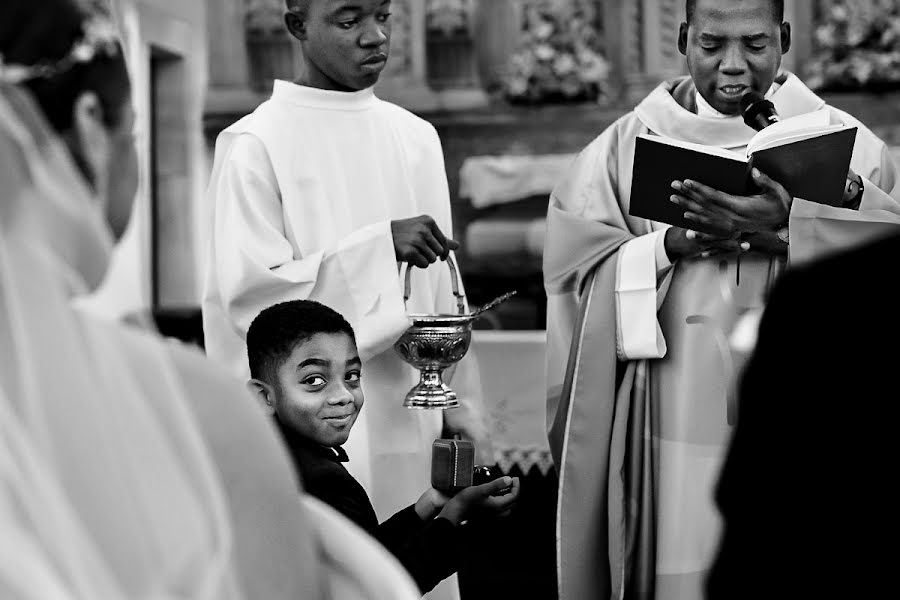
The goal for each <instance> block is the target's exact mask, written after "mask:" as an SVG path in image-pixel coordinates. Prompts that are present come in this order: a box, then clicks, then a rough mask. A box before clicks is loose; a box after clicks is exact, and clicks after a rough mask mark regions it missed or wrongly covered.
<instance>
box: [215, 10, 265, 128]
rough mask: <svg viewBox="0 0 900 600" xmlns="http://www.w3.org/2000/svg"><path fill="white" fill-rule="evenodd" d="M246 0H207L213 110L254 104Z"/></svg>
mask: <svg viewBox="0 0 900 600" xmlns="http://www.w3.org/2000/svg"><path fill="white" fill-rule="evenodd" d="M246 2H247V0H206V7H207V11H206V14H207V31H208V32H209V35H208V51H209V88H210V91H209V94H208V102H207V104H208V105H209V107H210V109H211V110H212V111H213V112H218V111H220V110H227V109H228V108H229V107H231V106H234V107H241V108H244V107H246V106H252V105H253V103H254V96H253V94H252V93H251V92H250V72H249V67H248V64H247V49H246V37H245V26H244V18H245V14H246Z"/></svg>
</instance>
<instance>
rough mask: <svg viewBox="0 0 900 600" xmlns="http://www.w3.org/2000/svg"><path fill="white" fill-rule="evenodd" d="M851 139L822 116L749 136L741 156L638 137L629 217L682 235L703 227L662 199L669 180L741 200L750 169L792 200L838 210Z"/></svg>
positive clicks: (849, 130) (749, 188)
mask: <svg viewBox="0 0 900 600" xmlns="http://www.w3.org/2000/svg"><path fill="white" fill-rule="evenodd" d="M855 140H856V127H853V126H849V125H831V124H830V123H829V113H828V111H827V110H824V109H823V110H820V111H816V112H813V113H808V114H805V115H799V116H796V117H791V118H788V119H784V120H783V121H779V122H777V123H774V124H772V125H770V126H769V127H766V128H765V129H763V130H761V131H759V132H758V133H757V134H756V135H754V136H753V137H752V138H751V139H750V142H749V143H748V145H747V150H746V152H745V153H743V154H742V153H739V152H734V151H731V150H726V149H723V148H718V147H715V146H703V145H701V144H693V143H690V142H682V141H679V140H675V139H671V138H667V137H663V136H657V135H646V134H641V135H639V136H638V137H637V141H636V144H635V153H634V168H633V172H632V182H631V205H630V207H629V211H628V212H629V214H630V215H633V216H636V217H644V218H647V219H652V220H654V221H660V222H662V223H669V224H670V225H677V226H680V227H684V228H686V229H697V230H700V231H702V230H703V227H702V226H699V225H697V224H696V223H693V222H691V221H688V220H686V219H685V218H684V209H683V208H681V207H679V206H677V205H675V204H673V203H672V202H671V201H670V200H669V198H670V197H671V196H672V194H674V193H675V191H674V190H673V189H672V187H671V186H672V182H673V181H683V180H685V179H691V180H694V181H698V182H700V183H702V184H704V185H707V186H709V187H712V188H715V189H717V190H719V191H722V192H726V193H729V194H735V195H740V196H749V195H752V194H755V193H757V192H758V190H757V189H756V186H755V184H754V183H753V180H752V178H751V176H750V171H751V169H753V168H754V167H755V168H757V169H759V170H760V171H762V172H763V173H765V174H766V175H768V176H769V177H771V178H772V179H774V180H775V181H777V182H778V183H780V184H781V185H783V186H784V187H785V188H786V189H787V191H788V192H789V193H790V194H791V196H793V197H794V198H803V199H804V200H809V201H811V202H818V203H820V204H828V205H831V206H840V204H841V200H842V198H843V193H844V185H845V182H846V179H847V171H848V169H849V168H850V157H851V156H852V154H853V145H854V142H855Z"/></svg>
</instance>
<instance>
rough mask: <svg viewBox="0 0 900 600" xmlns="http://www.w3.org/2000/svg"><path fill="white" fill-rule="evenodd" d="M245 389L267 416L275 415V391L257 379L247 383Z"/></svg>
mask: <svg viewBox="0 0 900 600" xmlns="http://www.w3.org/2000/svg"><path fill="white" fill-rule="evenodd" d="M247 389H248V390H250V393H251V394H253V397H254V398H256V400H257V402H259V405H260V406H262V408H263V410H265V411H266V413H267V414H269V415H273V414H275V390H274V389H273V388H272V386H271V385H269V384H268V383H266V382H265V381H260V380H259V379H251V380H249V381H248V382H247Z"/></svg>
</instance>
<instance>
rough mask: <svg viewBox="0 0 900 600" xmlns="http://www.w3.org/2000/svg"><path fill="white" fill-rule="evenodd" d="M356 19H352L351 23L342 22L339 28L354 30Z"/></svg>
mask: <svg viewBox="0 0 900 600" xmlns="http://www.w3.org/2000/svg"><path fill="white" fill-rule="evenodd" d="M356 22H357V21H356V19H350V20H349V21H340V22H339V23H338V27H340V28H341V29H353V26H354V25H356Z"/></svg>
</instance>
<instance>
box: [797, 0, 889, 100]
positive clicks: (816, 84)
mask: <svg viewBox="0 0 900 600" xmlns="http://www.w3.org/2000/svg"><path fill="white" fill-rule="evenodd" d="M820 8H821V9H822V18H821V22H820V24H819V25H818V27H817V28H816V31H815V44H816V53H815V55H814V56H813V58H812V60H811V61H810V63H809V65H808V67H807V83H808V84H809V86H810V87H812V88H813V89H824V90H849V89H869V90H873V89H875V90H883V89H889V88H894V89H896V88H900V0H831V1H830V2H820Z"/></svg>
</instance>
